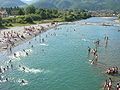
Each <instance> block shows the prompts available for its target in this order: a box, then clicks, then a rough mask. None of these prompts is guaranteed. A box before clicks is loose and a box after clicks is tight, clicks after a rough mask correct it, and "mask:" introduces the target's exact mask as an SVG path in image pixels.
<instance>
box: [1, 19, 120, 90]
mask: <svg viewBox="0 0 120 90" xmlns="http://www.w3.org/2000/svg"><path fill="white" fill-rule="evenodd" d="M113 19H114V18H109V19H107V18H100V17H93V18H89V19H87V20H82V21H78V22H74V23H71V24H67V25H61V26H58V27H57V29H56V28H54V29H51V30H49V31H47V32H45V33H43V34H42V35H40V36H38V37H36V38H33V39H32V40H30V42H31V44H30V45H29V42H26V43H24V44H21V45H19V46H17V47H15V48H14V50H13V51H14V52H20V51H22V50H23V49H26V50H29V51H30V52H29V55H28V56H25V55H24V52H21V53H22V56H20V58H13V57H12V55H8V54H7V53H6V52H2V53H1V54H0V57H1V59H0V61H1V63H0V65H1V66H6V65H8V64H7V62H8V60H12V64H13V70H11V69H10V70H9V71H7V72H5V74H3V76H4V77H9V80H10V81H8V82H4V83H0V90H101V88H102V84H103V82H104V81H105V79H106V78H107V77H108V76H107V75H105V74H103V71H104V69H105V67H108V66H119V65H120V33H119V32H117V30H118V28H119V27H118V26H115V25H116V24H115V23H114V22H113V21H112V20H113ZM79 22H91V23H92V22H96V23H101V22H109V23H112V24H114V26H106V27H105V26H100V25H99V24H98V25H80V23H79ZM74 29H75V31H74ZM54 33H56V35H51V34H54ZM105 34H106V35H108V36H109V44H108V47H107V48H105V47H104V36H105ZM46 35H47V37H46ZM40 37H41V38H45V43H44V44H43V43H42V44H41V43H40ZM98 38H99V39H100V46H99V48H98V52H99V65H91V64H90V62H89V60H90V59H91V57H89V58H88V53H87V47H88V46H90V47H92V48H94V47H95V46H94V44H93V41H95V40H97V39H98ZM31 45H34V47H33V48H31ZM19 65H22V66H25V67H26V68H27V69H28V71H26V72H24V71H22V70H21V69H20V68H18V67H19ZM22 79H24V80H26V81H27V82H28V83H27V84H26V85H21V84H20V82H19V81H20V80H22Z"/></svg>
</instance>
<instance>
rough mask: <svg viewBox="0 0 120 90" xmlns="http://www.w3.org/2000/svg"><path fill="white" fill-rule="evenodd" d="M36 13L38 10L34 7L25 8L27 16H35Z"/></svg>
mask: <svg viewBox="0 0 120 90" xmlns="http://www.w3.org/2000/svg"><path fill="white" fill-rule="evenodd" d="M35 11H36V8H35V7H34V6H33V5H29V6H27V7H26V8H25V13H26V14H34V13H35Z"/></svg>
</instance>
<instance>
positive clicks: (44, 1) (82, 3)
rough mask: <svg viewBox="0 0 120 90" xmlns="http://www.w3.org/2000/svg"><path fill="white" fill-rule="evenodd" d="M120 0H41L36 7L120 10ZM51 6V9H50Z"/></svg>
mask: <svg viewBox="0 0 120 90" xmlns="http://www.w3.org/2000/svg"><path fill="white" fill-rule="evenodd" d="M119 4H120V0H39V1H37V2H36V3H34V5H35V6H36V7H42V8H50V7H51V8H60V9H71V8H72V9H73V8H80V9H88V10H104V9H110V10H120V5H119ZM48 6H49V7H48Z"/></svg>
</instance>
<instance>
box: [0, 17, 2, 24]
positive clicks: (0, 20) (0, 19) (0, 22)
mask: <svg viewBox="0 0 120 90" xmlns="http://www.w3.org/2000/svg"><path fill="white" fill-rule="evenodd" d="M0 26H2V18H1V16H0Z"/></svg>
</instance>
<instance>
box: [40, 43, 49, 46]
mask: <svg viewBox="0 0 120 90" xmlns="http://www.w3.org/2000/svg"><path fill="white" fill-rule="evenodd" d="M40 45H41V46H48V44H45V43H41V44H40Z"/></svg>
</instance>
